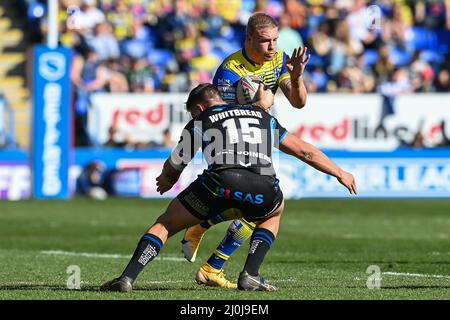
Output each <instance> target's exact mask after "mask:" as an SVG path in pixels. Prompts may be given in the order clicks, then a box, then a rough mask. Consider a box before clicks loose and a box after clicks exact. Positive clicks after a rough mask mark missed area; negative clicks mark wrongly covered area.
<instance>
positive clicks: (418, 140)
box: [410, 131, 425, 148]
mask: <svg viewBox="0 0 450 320" xmlns="http://www.w3.org/2000/svg"><path fill="white" fill-rule="evenodd" d="M410 145H411V147H413V148H424V147H425V143H424V138H423V134H422V132H420V131H418V132H417V133H416V134H415V135H414V138H413V140H412V141H411V144H410Z"/></svg>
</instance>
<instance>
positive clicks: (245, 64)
mask: <svg viewBox="0 0 450 320" xmlns="http://www.w3.org/2000/svg"><path fill="white" fill-rule="evenodd" d="M277 39H278V23H277V22H276V21H275V20H274V19H273V18H272V17H270V16H269V15H267V14H265V13H255V14H253V15H252V16H251V17H250V19H249V21H248V24H247V29H246V37H245V44H244V48H243V49H241V50H239V51H237V52H235V53H233V54H231V55H230V56H228V57H227V58H226V59H225V60H224V61H223V63H222V64H221V65H220V67H219V68H218V70H217V71H216V74H215V76H214V80H213V84H214V85H215V86H216V87H217V88H218V89H219V91H220V93H221V96H222V99H223V100H224V101H226V102H227V103H237V99H236V86H237V83H238V81H239V80H240V79H241V78H242V77H243V76H245V75H255V76H258V77H259V78H260V79H261V80H262V82H263V83H264V85H265V86H266V87H269V88H270V89H271V90H272V93H273V94H275V92H276V91H277V89H278V87H280V88H281V90H282V91H283V93H284V95H285V96H286V98H287V99H288V100H289V102H290V103H291V105H292V106H293V107H295V108H303V107H304V106H305V104H306V96H307V92H306V88H305V85H304V83H303V72H304V70H305V67H306V64H307V63H308V61H309V59H310V55H307V50H308V49H307V48H306V47H305V48H298V49H295V50H294V52H293V53H292V56H288V55H287V54H286V53H284V52H283V51H281V50H277ZM252 200H253V199H248V201H252ZM229 214H233V213H232V212H229ZM223 220H229V217H223V216H216V217H214V218H212V219H210V220H208V221H207V222H204V223H202V224H199V225H196V226H193V227H190V228H188V229H187V230H186V233H185V235H184V238H183V240H182V244H183V253H184V256H185V258H186V259H187V260H188V261H190V262H194V261H195V258H196V255H197V251H198V248H199V245H200V241H201V240H202V238H203V235H204V234H205V232H206V231H207V230H208V228H209V227H211V226H212V225H215V224H217V223H219V222H221V221H223ZM254 228H255V224H254V223H251V222H247V221H246V220H245V219H240V220H234V221H233V222H232V223H231V224H230V226H229V228H228V230H227V234H226V236H225V238H224V239H223V240H222V242H221V243H220V245H219V246H218V247H217V248H216V250H215V251H214V253H213V254H212V255H211V257H210V258H209V259H208V261H207V262H205V263H204V264H203V265H202V266H201V267H200V268H199V269H198V270H197V274H196V281H197V283H199V284H204V285H208V286H217V287H223V288H230V289H234V288H236V287H237V285H236V283H233V282H231V281H229V280H228V279H226V277H225V274H224V271H223V265H224V264H225V262H226V261H227V260H228V259H229V257H230V256H231V255H232V254H233V252H234V251H236V249H237V248H239V247H240V246H241V245H242V244H243V243H244V242H245V241H246V240H247V239H248V238H249V237H250V236H251V235H252V233H253V230H254Z"/></svg>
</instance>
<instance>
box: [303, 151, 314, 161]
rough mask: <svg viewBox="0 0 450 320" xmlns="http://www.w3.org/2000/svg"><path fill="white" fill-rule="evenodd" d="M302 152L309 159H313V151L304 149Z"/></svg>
mask: <svg viewBox="0 0 450 320" xmlns="http://www.w3.org/2000/svg"><path fill="white" fill-rule="evenodd" d="M302 154H303V156H304V157H305V158H306V159H308V160H312V158H313V154H312V152H307V151H302Z"/></svg>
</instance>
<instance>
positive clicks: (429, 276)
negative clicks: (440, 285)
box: [382, 272, 450, 279]
mask: <svg viewBox="0 0 450 320" xmlns="http://www.w3.org/2000/svg"><path fill="white" fill-rule="evenodd" d="M382 274H385V275H388V276H401V277H417V278H439V279H450V276H444V275H441V274H421V273H409V272H406V273H402V272H382Z"/></svg>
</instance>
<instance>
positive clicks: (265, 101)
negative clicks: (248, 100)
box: [253, 83, 275, 111]
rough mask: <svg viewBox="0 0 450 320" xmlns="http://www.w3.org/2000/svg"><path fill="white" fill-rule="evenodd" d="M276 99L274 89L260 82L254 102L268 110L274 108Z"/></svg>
mask: <svg viewBox="0 0 450 320" xmlns="http://www.w3.org/2000/svg"><path fill="white" fill-rule="evenodd" d="M274 101H275V96H274V94H273V93H272V90H270V89H269V88H265V87H264V84H262V83H260V84H259V87H258V91H257V92H256V95H255V102H253V104H254V105H257V106H259V107H261V108H263V109H264V110H265V111H268V110H269V109H270V108H272V106H273V103H274Z"/></svg>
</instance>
